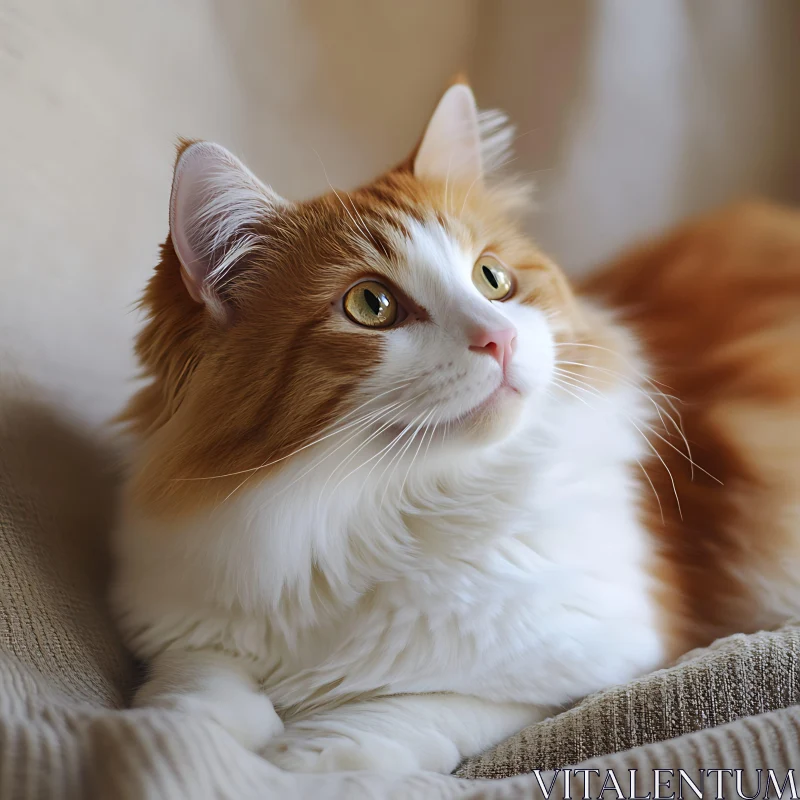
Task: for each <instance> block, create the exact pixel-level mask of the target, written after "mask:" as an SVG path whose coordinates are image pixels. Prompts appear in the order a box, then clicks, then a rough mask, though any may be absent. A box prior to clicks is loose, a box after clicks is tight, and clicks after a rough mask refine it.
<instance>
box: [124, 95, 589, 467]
mask: <svg viewBox="0 0 800 800" xmlns="http://www.w3.org/2000/svg"><path fill="white" fill-rule="evenodd" d="M502 122H503V119H502V116H501V115H498V114H497V113H496V112H495V113H489V114H485V113H484V114H481V113H479V112H478V111H477V110H476V107H475V101H474V99H473V95H472V92H471V91H470V89H469V88H468V87H467V86H466V85H464V84H461V83H458V84H454V85H453V86H451V87H450V89H448V91H447V92H446V93H445V94H444V96H443V97H442V99H441V101H440V102H439V105H438V106H437V108H436V110H435V112H434V114H433V116H432V118H431V120H430V122H429V124H428V126H427V129H426V130H425V133H424V135H423V137H422V139H421V141H420V143H419V145H418V146H417V147H416V148H415V150H414V152H413V153H412V155H411V156H410V157H409V158H408V159H407V160H406V161H404V162H403V163H402V164H400V166H398V167H396V168H395V169H392V170H390V171H389V172H387V173H386V174H384V175H382V176H381V177H379V178H378V179H377V180H375V181H374V182H372V183H370V184H368V185H366V186H363V187H361V188H359V189H356V190H355V191H352V192H346V191H341V190H340V191H336V190H331V192H330V193H328V194H325V195H323V196H322V197H319V198H316V199H313V200H308V201H304V202H290V201H288V200H285V199H283V198H281V197H280V196H278V195H277V194H276V193H275V192H274V191H273V190H272V189H271V188H269V187H268V186H267V185H265V184H264V183H262V182H261V181H260V180H259V179H258V178H256V177H255V176H254V175H253V174H252V173H251V172H250V171H249V170H248V169H247V168H246V167H245V166H244V165H243V164H242V163H241V162H239V161H238V160H237V159H236V158H235V157H234V156H232V155H231V154H230V153H229V152H227V151H226V150H225V149H223V148H222V147H220V146H218V145H215V144H209V143H205V142H195V143H184V145H183V146H182V149H181V152H180V154H179V157H178V161H177V165H176V168H175V178H174V183H173V189H172V199H171V205H170V237H169V239H168V240H167V242H166V243H165V245H164V247H163V253H162V260H161V263H160V264H159V267H158V269H157V271H156V274H155V276H154V277H153V279H152V280H151V282H150V284H149V286H148V289H147V292H146V294H145V298H144V301H143V305H144V307H145V308H146V309H147V311H148V312H149V315H150V319H149V322H148V324H147V325H146V327H145V328H144V330H143V332H142V334H141V335H140V338H139V341H138V353H139V356H140V358H141V360H142V362H143V365H144V367H145V369H146V372H147V373H148V374H149V376H150V377H151V378H152V379H153V380H152V382H151V384H150V385H149V386H148V387H146V388H145V389H144V390H142V391H141V392H140V393H139V394H138V395H137V397H135V398H134V400H133V402H132V403H131V406H130V407H129V409H128V412H127V418H128V420H129V421H130V422H131V423H132V426H133V428H134V429H135V430H137V431H138V432H139V433H141V434H146V435H147V436H148V438H149V440H150V442H151V443H152V446H151V448H150V449H151V453H156V452H160V454H161V455H160V456H159V458H160V459H161V461H162V462H163V464H162V467H163V470H162V471H163V476H164V478H163V480H164V481H167V480H173V479H174V478H176V477H177V478H181V477H202V476H204V475H208V476H211V475H220V474H223V473H237V474H246V471H247V470H253V469H255V468H257V467H259V466H261V465H264V464H276V467H275V468H278V467H277V464H280V463H282V462H285V461H286V460H287V459H290V458H292V454H293V453H296V452H298V451H302V450H303V449H307V448H308V447H309V446H312V444H313V443H314V442H318V441H319V442H324V440H325V439H328V440H329V441H330V443H331V444H333V443H334V442H335V443H337V444H338V443H340V442H342V441H343V440H344V439H346V438H347V437H351V438H350V439H349V440H348V441H349V443H348V444H346V445H344V446H343V447H344V449H343V450H340V453H339V455H342V454H343V453H344V454H346V453H349V452H352V450H353V449H354V448H356V447H358V446H360V445H361V444H363V443H364V442H365V441H366V440H367V439H368V437H372V438H371V439H370V442H371V444H370V445H369V447H370V448H375V447H378V449H381V448H386V447H390V443H391V442H393V441H394V445H391V447H392V448H395V449H397V450H399V449H400V448H402V447H406V448H407V450H406V452H408V453H410V454H413V453H414V451H418V448H419V447H421V446H422V445H423V444H424V443H425V440H426V437H427V438H428V439H429V440H430V441H439V443H440V445H441V447H442V448H448V447H449V448H460V449H461V451H462V453H463V451H464V449H465V448H483V447H487V446H492V445H493V444H495V443H497V442H500V441H502V440H504V439H506V438H507V437H509V436H512V435H514V432H515V430H516V429H517V428H518V426H519V425H520V423H521V420H522V418H523V417H526V416H527V415H528V413H535V407H536V403H537V402H538V400H539V398H540V397H541V396H542V394H543V393H544V391H545V389H546V388H547V386H548V384H549V383H550V381H551V378H552V373H553V364H554V343H555V342H556V341H557V340H558V339H559V338H561V337H569V336H571V335H574V330H573V329H574V327H575V325H576V324H577V312H576V310H575V307H574V304H573V299H572V295H571V293H570V290H569V288H568V285H567V283H566V281H565V280H564V278H563V276H562V274H561V273H560V271H559V270H558V268H557V267H556V266H555V265H554V264H553V263H552V262H551V261H550V260H548V259H547V258H546V257H545V256H544V255H543V254H542V253H541V252H540V251H539V250H538V249H537V248H536V247H535V245H533V244H532V242H531V241H530V240H529V239H528V238H527V237H526V236H525V235H523V234H522V233H521V231H520V229H519V228H518V226H517V221H516V220H517V217H518V215H519V212H520V210H521V209H522V208H524V201H523V194H522V193H521V192H520V189H519V187H518V186H514V185H512V184H509V183H503V182H499V181H498V180H496V179H495V178H494V177H493V175H492V174H491V170H492V169H493V167H494V166H495V164H496V162H497V161H498V160H500V159H502V158H503V156H504V151H505V150H506V149H507V147H508V144H509V142H510V138H511V137H510V131H509V130H508V129H507V128H504V127H503V125H502ZM521 201H523V202H521ZM339 431H341V433H338V432H339ZM445 431H446V441H445V442H444V443H442V442H441V439H442V438H443V436H444V432H445ZM321 446H322V445H321ZM428 446H429V443H428ZM366 452H372V450H367V451H366ZM153 457H154V456H153ZM340 461H341V458H339V456H334V457H333V459H332V460H331V461H330V463H329V466H330V467H331V468H333V467H335V466H336V465H337V464H338V463H340ZM367 469H368V467H367Z"/></svg>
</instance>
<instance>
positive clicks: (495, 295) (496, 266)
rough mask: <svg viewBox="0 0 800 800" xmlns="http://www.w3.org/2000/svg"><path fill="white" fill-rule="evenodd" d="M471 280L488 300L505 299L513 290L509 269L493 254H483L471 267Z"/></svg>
mask: <svg viewBox="0 0 800 800" xmlns="http://www.w3.org/2000/svg"><path fill="white" fill-rule="evenodd" d="M472 282H473V283H474V284H475V286H476V287H477V288H478V291H479V292H480V293H481V294H482V295H483V296H484V297H487V298H488V299H489V300H507V299H508V298H509V297H511V295H512V293H513V292H514V279H513V278H512V276H511V273H510V272H509V270H508V269H507V268H506V267H504V266H503V265H502V264H501V263H500V262H499V261H498V260H497V259H496V258H495V257H494V256H490V255H483V256H481V257H480V258H479V259H478V260H477V261H476V262H475V266H474V267H473V268H472Z"/></svg>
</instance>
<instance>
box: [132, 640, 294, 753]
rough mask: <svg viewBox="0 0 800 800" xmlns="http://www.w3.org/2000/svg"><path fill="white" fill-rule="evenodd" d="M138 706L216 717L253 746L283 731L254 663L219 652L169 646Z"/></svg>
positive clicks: (152, 669) (153, 665)
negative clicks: (261, 688)
mask: <svg viewBox="0 0 800 800" xmlns="http://www.w3.org/2000/svg"><path fill="white" fill-rule="evenodd" d="M133 705H134V706H135V707H140V708H141V707H156V708H169V709H172V710H174V711H181V712H183V713H186V714H191V715H192V716H195V717H201V718H205V719H210V720H213V721H214V722H216V723H217V724H218V725H221V726H222V727H223V728H225V730H227V731H228V733H230V734H231V735H232V736H233V737H234V738H236V739H237V740H238V741H239V742H240V743H241V744H243V745H244V746H245V747H247V748H249V749H251V750H259V749H261V748H262V747H264V745H265V744H266V743H267V742H268V741H269V740H270V739H271V738H272V737H273V736H275V735H276V734H279V733H281V732H282V731H283V723H282V722H281V719H280V717H278V715H277V714H276V713H275V709H274V708H273V706H272V703H271V701H270V699H269V698H268V697H267V696H266V695H265V694H263V693H262V692H260V691H259V688H258V684H257V682H256V680H255V678H254V676H253V674H252V671H251V668H250V664H249V662H247V661H245V660H244V659H242V658H237V657H236V656H230V655H227V654H225V653H219V652H216V651H204V650H180V649H170V650H166V651H165V652H164V653H162V654H161V655H159V656H158V657H157V658H156V659H154V660H153V661H152V662H151V664H150V668H149V675H148V679H147V681H146V682H145V683H144V684H143V685H142V686H141V688H140V689H139V691H138V692H137V693H136V696H135V697H134V700H133Z"/></svg>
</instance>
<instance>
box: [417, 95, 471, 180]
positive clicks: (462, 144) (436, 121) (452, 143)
mask: <svg viewBox="0 0 800 800" xmlns="http://www.w3.org/2000/svg"><path fill="white" fill-rule="evenodd" d="M414 175H415V176H416V177H418V178H424V179H431V180H438V181H457V182H466V183H471V182H473V181H476V180H480V179H481V178H482V177H483V160H482V157H481V135H480V125H479V122H478V109H477V107H476V105H475V97H474V95H473V94H472V90H471V89H470V88H469V86H467V85H466V84H465V83H455V84H453V85H452V86H451V87H450V88H449V89H448V90H447V91H446V92H445V93H444V95H443V96H442V99H441V100H440V101H439V105H438V106H436V110H435V111H434V112H433V116H432V117H431V119H430V122H429V123H428V127H427V128H426V129H425V135H424V136H423V137H422V142H421V144H420V145H419V148H418V149H417V153H416V156H415V158H414Z"/></svg>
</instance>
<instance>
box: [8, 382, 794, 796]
mask: <svg viewBox="0 0 800 800" xmlns="http://www.w3.org/2000/svg"><path fill="white" fill-rule="evenodd" d="M112 463H113V462H112V460H111V459H110V458H109V456H108V454H106V453H104V452H103V451H102V450H101V449H100V448H99V447H98V446H97V444H96V443H95V442H93V441H92V440H91V439H89V438H87V437H86V435H85V434H83V433H81V432H80V431H79V430H77V429H73V428H72V427H70V426H69V425H67V424H65V423H64V422H62V421H59V420H58V419H57V418H56V417H55V416H54V415H53V414H51V413H50V412H49V411H47V410H46V409H45V408H44V407H41V406H38V405H36V404H35V403H32V402H31V401H30V400H29V399H22V396H21V398H20V399H18V400H10V399H8V397H6V398H5V399H1V398H0V798H3V800H12V799H13V798H16V797H25V798H59V797H60V798H65V799H67V798H69V799H70V800H71V798H75V799H76V800H77V799H78V798H81V800H83V799H84V798H94V797H97V798H108V797H114V798H117V800H133V799H134V798H150V797H153V798H161V797H163V798H183V797H186V798H192V800H196V799H198V798H205V797H215V798H254V800H255V798H259V799H260V800H272V798H275V799H276V800H277V798H314V800H317V798H346V800H358V798H362V797H363V798H367V797H370V798H374V797H396V798H409V797H411V798H413V797H436V798H501V797H507V798H512V797H513V798H519V797H538V796H540V795H541V792H540V790H539V784H538V782H537V780H536V777H537V776H535V775H530V774H529V775H521V776H519V777H516V778H510V779H507V780H498V781H489V782H486V781H471V780H463V779H458V778H455V777H449V776H440V775H430V774H425V775H417V776H389V775H365V774H351V775H345V774H341V775H326V776H306V775H291V774H288V773H283V772H281V771H280V770H278V769H276V768H275V767H273V766H271V765H270V764H268V763H267V762H265V761H263V760H262V759H260V758H258V757H257V756H255V755H253V754H252V753H249V752H247V751H246V750H244V749H243V748H242V747H240V746H239V745H238V744H237V743H236V742H235V741H234V740H233V739H232V738H231V737H230V736H228V735H227V734H226V733H225V732H224V731H222V730H221V729H220V728H218V727H216V726H215V725H213V724H211V723H207V722H205V721H203V720H199V719H195V718H190V717H186V716H183V715H181V714H178V713H174V712H168V711H158V710H139V711H129V710H124V705H125V702H126V698H127V696H128V694H129V692H130V688H131V683H132V678H133V676H132V670H131V665H130V662H129V659H128V658H127V657H126V654H125V652H124V650H123V648H122V646H121V645H120V642H119V640H118V638H117V637H116V635H115V633H114V630H113V626H112V625H111V622H110V619H109V616H108V612H107V609H106V606H105V603H104V599H103V598H104V591H105V579H106V577H107V573H108V561H107V557H106V553H105V548H104V546H103V542H104V539H105V536H106V534H107V531H108V528H109V526H110V525H111V524H112V508H113V502H112V501H113V489H114V479H113V470H112V468H111V467H112ZM798 648H800V631H799V630H798V629H797V628H793V627H787V628H786V629H784V630H782V631H779V632H776V633H763V634H758V635H756V636H750V637H743V636H736V637H732V638H730V639H727V640H724V641H722V642H720V643H718V644H717V645H716V646H715V647H713V648H710V649H709V650H707V651H702V652H697V653H694V654H690V657H688V658H687V659H686V660H685V662H684V663H683V664H681V665H679V666H677V667H674V668H672V669H669V670H664V671H661V672H659V673H656V674H655V675H652V676H649V677H646V678H642V679H641V680H638V681H635V682H634V683H632V684H630V685H629V686H626V687H622V688H617V689H612V690H609V691H606V692H602V693H600V694H597V695H595V696H593V697H591V698H588V699H587V700H585V701H584V702H583V703H581V704H579V705H578V706H576V707H575V708H573V709H571V710H570V711H567V712H565V713H563V714H561V715H560V716H558V717H556V718H554V719H552V720H549V721H547V722H544V723H542V724H540V725H537V726H534V727H532V728H530V729H528V730H526V731H524V732H522V733H520V734H518V735H517V736H515V737H512V739H510V740H509V741H508V742H506V743H504V744H502V745H500V746H499V747H497V748H495V750H494V751H492V752H491V753H489V754H486V755H484V756H482V757H480V758H476V759H472V760H470V761H468V762H466V763H465V764H464V765H462V767H461V770H460V773H459V774H460V775H461V776H462V777H463V778H467V777H469V778H473V777H491V778H501V777H502V778H504V777H506V776H510V775H515V774H517V773H520V772H525V771H528V770H531V769H534V768H542V769H551V768H557V767H562V766H564V765H567V764H575V762H578V761H582V760H584V759H586V758H588V757H591V756H595V755H599V754H604V753H611V752H612V751H616V750H626V748H629V747H633V746H635V745H640V744H645V743H647V742H651V744H646V745H645V746H644V747H639V748H638V749H634V750H630V751H626V752H622V753H620V754H618V755H613V756H605V757H601V758H599V759H596V760H595V761H593V762H591V763H585V764H583V765H582V766H584V767H587V768H589V767H591V768H597V769H600V770H604V769H608V768H612V767H613V768H614V769H615V770H616V774H618V775H619V776H620V777H621V778H624V777H625V776H626V775H627V770H628V769H629V768H631V767H638V768H639V769H640V771H641V779H640V782H639V785H638V787H637V790H638V791H639V793H640V794H644V793H646V792H647V791H650V790H651V789H652V783H653V775H652V769H653V768H655V767H659V768H669V767H672V768H677V767H682V768H684V769H687V770H692V769H695V768H697V767H699V766H700V767H701V766H705V767H709V766H711V767H720V766H722V767H732V768H753V769H755V767H761V768H772V769H774V770H776V771H777V770H781V769H783V770H784V771H785V770H786V769H788V768H789V767H790V766H796V765H797V764H800V743H799V740H800V709H798V708H797V707H794V708H791V709H788V710H785V711H771V713H765V714H761V715H760V716H747V717H745V718H744V719H740V720H739V721H737V722H733V723H732V724H730V725H726V726H722V727H717V728H713V729H711V730H704V731H700V732H698V733H693V734H690V735H687V736H683V737H680V738H676V739H668V740H667V741H666V742H659V741H658V740H660V739H666V738H667V737H675V736H678V735H679V734H681V733H684V732H686V731H695V730H698V729H700V728H704V727H706V726H709V725H718V724H720V723H723V722H726V721H728V720H734V719H736V718H738V717H742V716H743V715H749V714H757V713H759V712H762V711H766V712H770V710H771V709H775V708H780V707H781V706H785V705H789V704H791V703H796V702H797V701H798V692H799V691H800V687H798V670H797V658H798ZM539 777H540V778H541V779H542V780H543V781H544V782H545V785H547V784H548V783H549V781H550V779H551V776H549V775H547V774H544V775H541V776H539ZM695 778H697V776H696V775H695ZM573 781H574V782H575V784H574V787H573V789H572V795H573V797H580V796H582V778H579V777H577V776H575V777H574V778H573ZM648 786H649V787H651V788H650V789H648V788H647V787H648ZM596 788H597V789H598V790H599V788H600V786H599V785H598V786H597V787H596ZM594 796H597V793H596V792H595V793H594Z"/></svg>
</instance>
